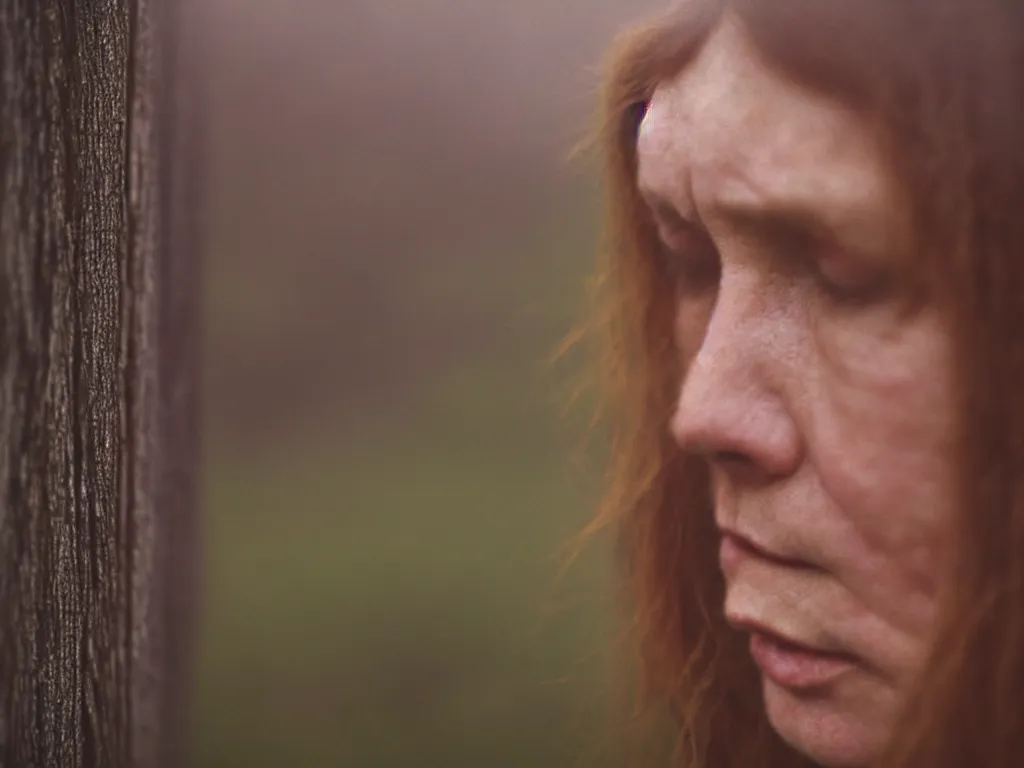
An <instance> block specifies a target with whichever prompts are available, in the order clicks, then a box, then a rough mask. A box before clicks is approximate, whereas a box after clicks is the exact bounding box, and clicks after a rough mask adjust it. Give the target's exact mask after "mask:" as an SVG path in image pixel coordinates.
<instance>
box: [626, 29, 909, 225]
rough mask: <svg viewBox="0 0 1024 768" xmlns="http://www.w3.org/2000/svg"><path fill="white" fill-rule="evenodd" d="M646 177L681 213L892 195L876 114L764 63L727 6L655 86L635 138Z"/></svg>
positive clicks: (851, 202) (854, 205) (866, 204)
mask: <svg viewBox="0 0 1024 768" xmlns="http://www.w3.org/2000/svg"><path fill="white" fill-rule="evenodd" d="M637 160H638V171H639V178H638V181H639V184H640V187H641V190H642V191H644V192H645V193H652V194H654V195H657V196H658V197H659V198H660V199H666V200H668V201H670V202H671V203H672V204H673V205H675V206H676V207H677V208H678V209H679V210H680V212H681V213H683V215H687V216H693V217H696V218H701V219H705V220H707V219H714V218H715V216H716V214H717V211H718V209H719V208H721V207H725V208H728V207H733V206H739V207H742V208H747V209H749V208H751V207H764V206H776V205H780V206H811V207H814V208H818V209H824V211H823V212H825V213H827V212H828V210H830V209H831V208H834V207H836V206H843V207H845V208H846V209H848V210H850V209H854V210H856V209H859V212H860V213H862V214H866V213H868V212H870V211H875V210H878V209H879V206H880V205H885V204H888V203H891V202H892V201H891V199H890V198H891V196H892V190H891V189H890V188H889V186H890V185H888V184H887V175H886V173H885V163H884V161H883V156H882V152H881V150H880V145H879V142H878V141H877V139H876V136H875V133H874V132H873V131H872V130H871V129H870V126H869V125H868V123H867V122H866V121H865V120H864V119H862V118H860V117H859V116H858V115H856V114H855V113H854V112H853V111H852V110H850V109H848V108H846V107H845V106H844V105H843V104H841V103H840V102H838V101H836V100H833V99H830V98H828V97H827V96H825V95H822V94H818V93H814V92H812V91H809V90H808V89H806V88H804V87H802V86H800V85H798V84H796V83H794V82H793V81H791V80H790V79H788V78H786V77H785V76H784V75H782V74H781V73H779V72H778V71H776V70H775V69H773V68H771V67H770V66H768V65H766V63H765V62H764V61H763V60H762V58H761V56H760V54H759V53H758V51H757V50H756V48H755V47H754V45H753V43H752V42H751V41H750V39H749V38H748V36H747V34H746V32H745V31H744V29H743V27H742V25H741V23H740V22H739V21H737V20H736V19H735V17H733V16H731V15H726V16H725V17H724V18H723V20H722V22H721V23H720V24H719V26H718V27H716V29H715V30H714V31H713V32H712V34H711V35H710V37H709V38H708V40H707V41H706V43H705V45H704V47H703V48H702V50H701V51H700V52H699V54H698V55H697V56H696V57H695V58H694V59H693V60H692V61H691V62H690V63H689V64H688V65H687V66H686V67H685V68H684V69H683V71H682V72H680V73H679V74H678V75H676V76H675V77H674V78H672V79H671V80H667V81H665V82H662V83H661V84H659V85H658V87H657V88H656V90H655V92H654V94H653V96H652V98H651V101H650V104H649V107H648V111H647V114H646V116H645V118H644V120H643V122H642V123H641V126H640V131H639V135H638V144H637Z"/></svg>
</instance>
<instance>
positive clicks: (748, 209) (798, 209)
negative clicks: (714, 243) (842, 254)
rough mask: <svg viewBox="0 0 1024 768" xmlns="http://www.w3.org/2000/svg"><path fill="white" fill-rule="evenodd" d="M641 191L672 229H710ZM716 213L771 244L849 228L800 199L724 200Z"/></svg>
mask: <svg viewBox="0 0 1024 768" xmlns="http://www.w3.org/2000/svg"><path fill="white" fill-rule="evenodd" d="M641 194H642V197H643V199H644V202H645V203H646V204H647V207H648V209H649V210H650V212H651V215H652V216H653V217H654V219H655V221H656V223H658V224H660V225H661V226H664V227H665V228H667V229H669V230H670V231H693V230H700V231H702V232H706V231H707V226H706V224H705V223H704V222H702V221H701V219H700V217H699V216H698V215H696V214H695V213H691V212H690V211H689V210H686V211H680V209H679V207H678V206H676V205H675V204H674V203H673V202H672V201H670V200H669V199H668V198H666V197H663V196H662V195H660V194H657V193H652V192H642V193H641ZM715 217H716V218H718V219H720V220H721V221H723V222H725V223H727V224H728V226H729V228H730V229H732V230H733V231H734V232H736V233H737V234H739V235H740V236H742V237H746V238H750V239H753V240H758V241H761V242H765V243H769V244H780V245H781V244H787V245H788V244H792V243H793V242H803V243H812V242H831V241H839V240H840V239H841V236H842V234H843V230H845V229H846V227H845V226H840V227H837V226H836V225H835V223H830V222H829V221H828V220H827V219H826V217H824V216H823V215H822V214H821V213H820V212H819V211H817V210H815V209H814V208H812V207H810V206H809V205H808V204H804V203H801V202H798V201H772V202H769V203H764V204H762V203H757V204H745V203H739V202H724V203H719V204H717V205H716V206H715Z"/></svg>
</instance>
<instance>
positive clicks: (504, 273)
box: [189, 0, 656, 768]
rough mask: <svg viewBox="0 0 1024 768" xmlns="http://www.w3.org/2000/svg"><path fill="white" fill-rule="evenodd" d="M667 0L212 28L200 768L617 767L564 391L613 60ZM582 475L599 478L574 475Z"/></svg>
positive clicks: (586, 262)
mask: <svg viewBox="0 0 1024 768" xmlns="http://www.w3.org/2000/svg"><path fill="white" fill-rule="evenodd" d="M654 7H656V4H655V3H654V2H653V0H640V2H637V0H632V1H631V2H626V0H558V1H557V2H550V1H549V0H518V1H517V2H500V0H475V2H474V1H471V0H430V2H424V1H422V0H372V2H371V0H363V2H355V1H354V0H349V1H348V2H346V1H345V0H289V2H281V1H279V0H209V2H208V3H206V4H205V10H204V11H203V16H204V18H203V23H204V24H205V25H207V27H208V30H209V32H210V38H211V39H212V40H213V42H214V45H213V50H212V51H211V60H210V63H209V70H208V75H207V76H208V80H207V83H206V88H207V90H208V92H209V94H210V97H211V98H210V108H211V113H210V115H209V118H210V136H209V141H210V145H209V146H208V148H207V150H206V154H207V163H208V166H207V173H208V174H209V183H210V188H209V194H210V200H209V203H210V206H211V207H210V209H209V211H210V216H209V219H208V224H209V242H208V253H207V256H208V270H207V291H208V295H207V329H208V337H207V343H206V355H207V360H206V377H207V378H206V405H205V408H206V423H207V431H206V435H207V445H206V457H205V458H206V477H205V484H206V500H205V504H206V507H205V514H206V536H207V542H206V548H207V552H206V555H207V563H208V565H207V572H206V582H205V603H204V605H203V617H202V627H201V630H202V631H201V635H200V637H199V649H198V650H199V658H198V666H197V669H196V675H197V683H196V688H195V704H194V706H193V707H192V708H191V733H190V746H189V750H190V760H189V765H190V766H193V767H194V768H213V767H214V766H218V767H220V766H236V765H237V766H263V765H267V766H310V767H313V766H325V767H326V766H353V767H362V766H365V767H366V768H377V767H378V766H379V767H380V768H390V767H391V766H435V765H436V766H445V767H446V768H461V767H462V766H536V767H538V768H544V767H545V766H551V767H552V768H554V767H555V766H557V767H558V768H566V767H567V766H574V765H586V766H595V765H604V764H609V765H611V764H616V763H615V759H614V757H613V755H614V753H615V745H616V742H617V738H618V737H617V735H616V733H615V730H614V728H609V727H608V725H609V721H608V720H607V718H608V717H609V714H610V712H611V711H612V709H613V707H614V705H615V704H616V703H617V702H616V701H615V693H614V690H613V688H614V686H613V685H612V677H613V674H612V673H613V670H614V669H615V666H616V664H615V658H614V653H613V643H614V640H615V630H616V627H615V611H616V610H617V609H616V605H615V599H614V593H613V589H612V585H611V581H610V577H611V573H610V568H609V558H608V553H607V547H606V546H604V545H602V544H597V545H595V546H594V547H592V548H590V549H589V550H588V551H587V554H586V555H585V556H584V557H583V558H582V559H580V560H579V561H578V562H577V563H576V564H575V565H574V566H573V567H572V568H571V569H570V570H569V571H568V572H566V573H565V574H564V575H563V574H562V573H561V570H560V569H561V566H562V564H563V561H564V559H565V556H566V549H565V546H566V544H567V543H569V542H570V540H571V538H572V537H573V536H574V535H575V534H576V533H577V532H578V531H579V530H580V528H581V527H582V526H583V525H584V523H585V522H586V520H587V519H588V517H589V516H590V515H591V513H592V511H593V504H594V500H595V494H596V490H597V477H596V474H595V472H594V471H593V465H592V464H589V463H588V462H587V461H586V460H585V455H586V453H587V451H586V450H581V448H582V444H581V440H582V438H583V437H584V432H583V430H582V429H581V426H582V424H583V423H584V422H585V421H586V418H587V416H588V415H589V414H588V413H587V412H586V409H585V408H584V409H583V410H582V412H580V411H577V410H567V409H566V405H567V403H568V402H569V399H570V395H571V392H572V389H573V386H574V385H575V383H576V380H575V377H576V376H578V374H579V368H578V366H575V364H574V363H573V362H572V360H573V358H570V359H569V360H568V361H566V362H562V363H558V364H554V363H552V362H551V360H552V354H553V352H554V350H555V349H556V347H557V346H558V343H559V342H560V341H561V340H562V339H563V338H564V337H565V336H566V335H567V334H569V333H570V331H571V330H572V329H573V328H574V327H576V326H578V325H579V324H580V322H581V320H582V317H583V310H584V301H585V280H586V277H587V274H588V272H589V270H590V269H591V266H592V264H593V258H594V251H595V247H596V242H597V234H598V226H599V221H598V214H599V207H600V205H599V190H598V185H597V178H596V175H595V173H594V170H593V167H592V166H593V163H590V164H588V163H585V162H581V161H574V162H570V161H569V160H568V155H569V151H570V149H571V148H572V146H573V145H574V144H575V143H576V142H577V141H578V140H579V139H581V138H582V137H583V136H584V134H585V131H586V129H587V127H588V120H589V118H590V116H591V115H592V112H593V110H594V107H595V105H596V89H597V86H598V83H599V76H600V64H601V62H602V58H603V53H604V52H605V50H606V48H607V46H608V44H609V42H610V41H611V39H612V38H613V36H614V34H615V33H616V31H617V30H618V29H619V28H620V27H621V26H622V25H623V24H624V23H625V22H627V21H629V20H632V19H635V18H636V17H637V16H638V15H641V14H642V13H644V12H646V11H648V10H651V9H653V8H654ZM581 456H582V457H583V458H581Z"/></svg>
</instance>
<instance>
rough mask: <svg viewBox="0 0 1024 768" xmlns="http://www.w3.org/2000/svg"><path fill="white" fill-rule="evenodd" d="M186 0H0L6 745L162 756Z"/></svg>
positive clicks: (182, 394) (185, 273)
mask: <svg viewBox="0 0 1024 768" xmlns="http://www.w3.org/2000/svg"><path fill="white" fill-rule="evenodd" d="M184 1H185V0H0V182H2V192H0V765H2V766H3V767H4V768H15V767H16V768H31V767H38V768H73V767H74V768H79V767H81V768H100V766H103V767H104V768H121V767H122V766H125V767H128V766H135V767H137V768H166V767H167V766H170V765H172V764H174V763H176V762H177V760H178V754H177V752H178V751H179V745H180V742H181V739H182V738H183V735H184V734H183V731H182V720H181V711H182V708H183V697H184V688H183V687H182V680H183V679H187V678H186V677H185V675H186V674H187V668H186V667H187V664H186V662H187V650H188V638H189V635H190V633H191V626H192V616H193V615H194V610H195V595H196V590H195V587H196V578H197V577H196V569H197V565H198V562H199V560H198V552H197V549H196V547H197V545H198V536H197V488H198V483H197V473H196V466H197V460H198V436H197V433H198V430H197V416H198V412H197V392H196V385H197V376H198V355H197V335H198V334H197V330H198V328H197V322H198V321H197V317H198V307H199V305H198V298H199V290H198V269H199V260H198V259H199V256H198V237H197V226H196V219H195V217H194V216H193V215H192V213H193V211H194V210H195V208H196V205H197V202H196V197H195V192H196V191H197V188H196V186H195V180H196V178H195V175H194V170H195V169H196V168H197V165H196V163H195V158H196V155H195V144H194V136H193V135H192V134H191V133H190V130H191V128H190V125H192V124H194V121H195V114H194V111H193V110H194V107H195V101H194V96H195V94H194V93H193V92H191V91H190V90H189V88H188V87H186V86H187V85H189V82H190V80H192V78H190V77H189V76H188V75H187V73H186V70H184V69H183V67H182V66H180V65H181V64H182V62H184V61H186V60H187V58H188V57H187V56H184V55H183V54H182V51H181V48H180V43H182V42H184V40H185V38H184V36H183V35H181V34H180V33H179V29H180V28H181V24H182V23H183V21H184V16H183V10H182V5H183V2H184Z"/></svg>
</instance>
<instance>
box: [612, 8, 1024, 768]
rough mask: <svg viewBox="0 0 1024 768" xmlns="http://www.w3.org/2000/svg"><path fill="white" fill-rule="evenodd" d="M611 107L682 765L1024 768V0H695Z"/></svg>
mask: <svg viewBox="0 0 1024 768" xmlns="http://www.w3.org/2000/svg"><path fill="white" fill-rule="evenodd" d="M605 109H606V120H605V121H604V126H605V142H604V147H605V154H606V160H607V164H606V167H607V181H608V192H609V196H610V205H609V222H608V223H609V235H610V242H609V245H610V246H611V247H610V248H609V261H608V262H607V264H606V269H605V275H604V276H605V278H606V279H605V280H604V281H603V284H604V285H605V286H606V287H607V289H608V291H609V294H608V296H607V298H608V303H607V306H608V307H610V308H611V310H612V313H611V315H610V316H609V317H608V318H607V320H608V324H607V325H608V331H609V338H610V340H611V344H610V346H609V359H608V361H607V367H606V370H610V371H611V378H610V379H609V380H610V382H611V383H612V387H613V392H612V400H611V404H612V406H613V408H614V409H613V410H612V414H613V416H614V419H615V422H614V426H615V430H614V435H615V440H614V451H613V455H614V456H615V457H616V458H615V462H614V466H613V468H612V470H613V471H612V480H613V482H612V484H611V487H610V490H609V494H608V497H607V500H606V504H605V507H604V510H603V512H602V515H601V518H600V521H601V522H604V523H614V524H616V525H617V526H619V529H620V530H621V532H622V535H623V545H624V550H625V553H626V562H627V564H628V572H629V576H630V581H629V584H630V587H631V590H632V599H633V601H634V603H635V606H636V612H635V628H636V636H637V639H638V641H639V653H640V654H641V659H642V661H643V668H644V677H643V680H644V691H645V694H646V695H647V698H648V700H649V701H650V702H652V703H657V702H663V703H665V702H667V703H668V704H669V705H670V707H671V709H672V710H673V712H674V713H675V714H676V721H677V723H678V725H679V749H678V757H679V761H680V764H681V765H684V766H688V767H690V768H723V767H726V766H744V768H748V767H750V766H797V765H808V764H811V765H825V766H868V765H870V766H876V765H878V766H914V767H921V768H924V767H925V766H927V767H928V768H936V767H948V768H966V767H967V766H987V767H991V768H995V767H996V766H1009V765H1024V664H1022V659H1024V566H1022V562H1021V557H1020V555H1021V554H1022V553H1024V471H1022V470H1024V4H1022V3H1020V2H1019V1H1018V0H735V1H728V0H685V2H684V3H683V4H681V5H680V6H679V7H677V8H674V9H673V10H672V11H671V12H669V13H668V14H667V15H665V16H664V17H662V18H660V19H658V20H657V21H655V22H654V23H653V24H651V25H650V26H648V27H646V28H644V29H642V30H640V31H639V32H636V33H634V34H632V35H630V36H628V37H627V38H626V39H625V41H624V42H623V44H622V46H621V48H620V50H619V51H618V53H617V55H616V56H615V58H614V65H613V67H612V72H611V75H610V77H609V82H608V85H607V89H606V97H605Z"/></svg>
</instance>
